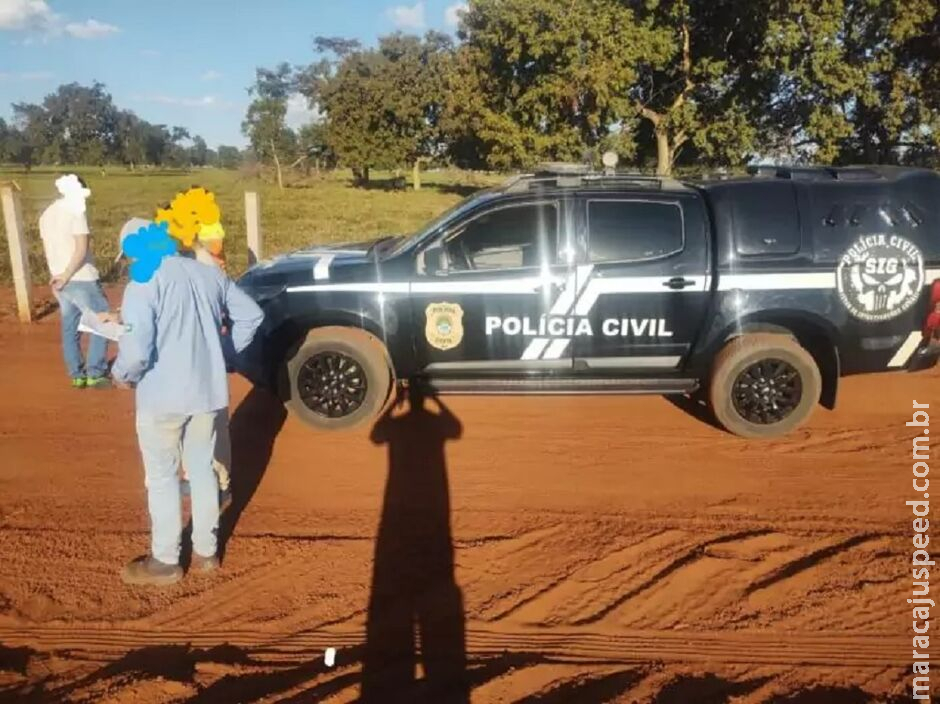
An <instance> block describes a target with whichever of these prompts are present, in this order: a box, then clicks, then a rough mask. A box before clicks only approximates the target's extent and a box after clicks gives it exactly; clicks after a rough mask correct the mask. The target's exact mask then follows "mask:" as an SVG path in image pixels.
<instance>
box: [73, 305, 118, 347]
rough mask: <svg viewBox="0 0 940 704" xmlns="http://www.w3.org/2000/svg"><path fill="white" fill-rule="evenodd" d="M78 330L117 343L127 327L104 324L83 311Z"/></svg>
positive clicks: (94, 315)
mask: <svg viewBox="0 0 940 704" xmlns="http://www.w3.org/2000/svg"><path fill="white" fill-rule="evenodd" d="M78 329H79V330H80V331H81V332H87V333H91V334H92V335H100V336H101V337H106V338H108V339H109V340H113V341H114V342H117V341H118V340H119V339H120V337H121V335H123V334H124V333H125V332H127V327H126V326H124V325H121V324H120V323H105V322H103V321H102V320H101V319H100V318H99V317H98V316H97V315H96V314H95V313H92V312H91V311H90V310H89V311H83V312H82V317H81V320H79V322H78Z"/></svg>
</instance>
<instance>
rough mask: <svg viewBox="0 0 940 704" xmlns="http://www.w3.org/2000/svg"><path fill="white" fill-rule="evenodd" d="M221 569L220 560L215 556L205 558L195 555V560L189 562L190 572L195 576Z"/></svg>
mask: <svg viewBox="0 0 940 704" xmlns="http://www.w3.org/2000/svg"><path fill="white" fill-rule="evenodd" d="M217 569H219V558H218V557H216V556H215V555H212V556H210V557H203V556H202V555H200V554H199V553H196V552H194V553H193V559H192V560H190V562H189V571H190V572H192V573H194V574H208V573H209V572H215V571H216V570H217Z"/></svg>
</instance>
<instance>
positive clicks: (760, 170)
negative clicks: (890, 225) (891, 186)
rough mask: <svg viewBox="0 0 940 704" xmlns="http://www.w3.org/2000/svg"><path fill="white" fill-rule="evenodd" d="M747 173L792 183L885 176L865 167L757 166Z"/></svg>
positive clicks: (751, 167) (854, 179)
mask: <svg viewBox="0 0 940 704" xmlns="http://www.w3.org/2000/svg"><path fill="white" fill-rule="evenodd" d="M747 172H748V173H749V174H750V175H751V176H754V177H755V178H785V179H790V180H792V181H796V180H801V181H821V180H833V181H867V180H872V179H880V178H883V176H882V175H881V174H880V173H878V171H876V170H875V169H871V168H867V167H864V166H844V167H834V166H778V165H773V164H756V165H753V166H748V167H747Z"/></svg>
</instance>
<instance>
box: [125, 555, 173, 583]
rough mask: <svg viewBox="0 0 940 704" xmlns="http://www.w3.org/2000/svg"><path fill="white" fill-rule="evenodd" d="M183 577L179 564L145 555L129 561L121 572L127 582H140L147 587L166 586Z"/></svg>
mask: <svg viewBox="0 0 940 704" xmlns="http://www.w3.org/2000/svg"><path fill="white" fill-rule="evenodd" d="M182 578H183V570H182V569H180V566H179V565H168V564H167V563H165V562H160V560H157V559H156V558H154V557H152V556H150V555H145V556H144V557H138V558H135V559H133V560H131V561H130V562H128V563H127V565H125V567H124V571H123V572H122V573H121V580H122V581H123V582H124V583H125V584H138V585H141V586H146V587H165V586H168V585H170V584H175V583H176V582H178V581H180V580H181V579H182Z"/></svg>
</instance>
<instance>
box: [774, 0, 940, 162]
mask: <svg viewBox="0 0 940 704" xmlns="http://www.w3.org/2000/svg"><path fill="white" fill-rule="evenodd" d="M773 5H774V6H775V10H774V19H773V20H772V21H771V23H770V27H769V30H768V33H767V42H766V44H765V47H764V50H763V52H762V54H761V59H762V63H761V68H762V69H763V71H765V72H766V73H768V74H770V75H773V76H775V77H776V85H775V96H774V97H775V100H774V102H773V104H772V105H771V106H770V107H771V110H770V111H769V113H770V115H772V118H773V120H774V121H775V122H776V123H777V124H778V125H780V128H781V130H780V131H781V139H782V140H783V142H784V143H785V145H786V146H787V147H788V148H789V149H790V151H798V150H799V149H800V148H803V149H808V150H809V153H808V156H809V157H810V158H812V159H813V160H815V161H820V162H823V163H833V162H835V163H845V162H852V161H866V162H870V163H877V162H889V163H891V162H898V161H900V160H902V159H903V158H904V157H905V156H906V155H907V154H909V153H915V154H921V155H923V153H924V151H925V150H926V151H928V152H929V151H933V152H934V153H936V150H937V148H938V147H940V97H938V95H940V94H938V93H937V88H938V79H940V73H938V69H937V62H936V59H937V58H938V57H940V51H938V48H940V46H938V41H937V39H936V37H937V34H936V30H937V29H938V28H940V26H938V21H937V15H938V10H937V6H936V3H935V2H933V1H932V0H909V1H907V2H903V3H902V2H895V1H894V0H827V1H826V2H822V3H819V2H813V1H811V0H793V1H792V2H789V1H788V2H783V1H782V0H778V1H777V2H775V3H773Z"/></svg>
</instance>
